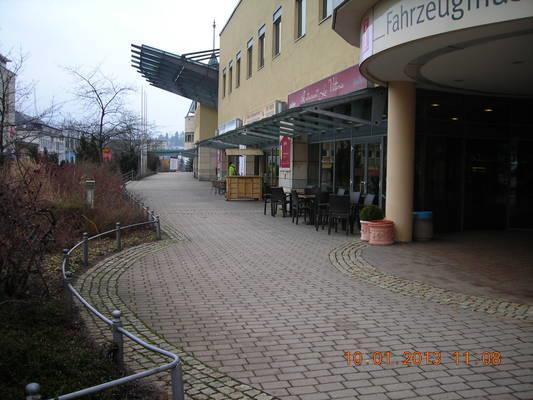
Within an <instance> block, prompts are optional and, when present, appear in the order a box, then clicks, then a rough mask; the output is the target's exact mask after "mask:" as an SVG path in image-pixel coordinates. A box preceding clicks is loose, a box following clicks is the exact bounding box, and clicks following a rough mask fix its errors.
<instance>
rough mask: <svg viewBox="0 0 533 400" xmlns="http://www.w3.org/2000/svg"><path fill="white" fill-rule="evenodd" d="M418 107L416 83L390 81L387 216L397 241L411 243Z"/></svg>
mask: <svg viewBox="0 0 533 400" xmlns="http://www.w3.org/2000/svg"><path fill="white" fill-rule="evenodd" d="M415 109H416V91H415V86H414V84H413V83H411V82H390V83H389V110H388V133H387V192H386V197H387V203H386V204H387V205H386V210H385V215H386V218H387V219H388V220H391V221H394V229H395V240H397V241H399V242H410V241H411V240H412V236H413V190H414V180H415V177H414V173H415V171H414V165H415Z"/></svg>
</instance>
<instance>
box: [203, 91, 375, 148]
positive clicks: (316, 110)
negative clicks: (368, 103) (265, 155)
mask: <svg viewBox="0 0 533 400" xmlns="http://www.w3.org/2000/svg"><path fill="white" fill-rule="evenodd" d="M376 95H381V96H383V93H382V91H381V90H379V89H365V90H361V91H359V92H357V93H354V94H351V95H348V96H342V97H339V98H335V99H332V100H329V101H322V102H319V103H315V104H310V105H305V106H302V107H296V108H292V109H289V110H287V111H284V112H281V113H279V114H276V115H274V116H271V117H268V118H265V119H262V120H260V121H257V122H254V123H251V124H248V125H245V126H243V127H240V128H237V129H234V130H232V131H230V132H226V133H224V134H222V135H218V136H215V137H214V138H211V139H206V140H203V141H201V142H198V146H205V147H213V148H218V149H228V148H238V147H239V145H245V146H253V147H259V148H265V147H268V146H272V145H276V144H278V143H279V137H280V136H288V137H297V136H303V135H308V136H311V135H322V134H325V133H343V132H350V131H354V130H357V129H360V128H363V127H367V126H370V125H376V124H379V123H380V122H381V115H382V113H380V114H379V122H378V121H374V118H372V120H367V119H362V118H357V117H354V116H350V115H345V114H341V113H338V112H333V111H330V110H328V109H331V108H333V107H334V106H335V105H339V104H343V103H348V102H351V101H355V100H359V99H364V98H372V97H375V96H376ZM372 114H374V110H373V111H372Z"/></svg>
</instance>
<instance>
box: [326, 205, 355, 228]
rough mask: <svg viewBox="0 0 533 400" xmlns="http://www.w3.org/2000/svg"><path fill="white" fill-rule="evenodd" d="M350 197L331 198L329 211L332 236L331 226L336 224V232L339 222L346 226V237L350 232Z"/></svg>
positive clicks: (329, 226)
mask: <svg viewBox="0 0 533 400" xmlns="http://www.w3.org/2000/svg"><path fill="white" fill-rule="evenodd" d="M350 214H351V213H350V197H349V196H334V195H332V196H329V210H328V235H330V234H331V226H332V225H333V224H335V232H337V227H338V223H339V221H342V222H343V224H345V226H346V235H348V233H349V230H350Z"/></svg>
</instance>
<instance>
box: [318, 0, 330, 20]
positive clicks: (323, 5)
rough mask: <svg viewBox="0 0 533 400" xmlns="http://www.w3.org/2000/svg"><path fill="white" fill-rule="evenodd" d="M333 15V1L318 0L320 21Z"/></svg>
mask: <svg viewBox="0 0 533 400" xmlns="http://www.w3.org/2000/svg"><path fill="white" fill-rule="evenodd" d="M331 14H333V0H320V21H322V20H324V19H326V18H327V17H329V16H331Z"/></svg>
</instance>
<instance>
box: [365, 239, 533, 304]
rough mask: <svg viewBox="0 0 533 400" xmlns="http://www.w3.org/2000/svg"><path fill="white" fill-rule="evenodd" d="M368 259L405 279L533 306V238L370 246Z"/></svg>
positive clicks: (383, 269) (436, 240)
mask: <svg viewBox="0 0 533 400" xmlns="http://www.w3.org/2000/svg"><path fill="white" fill-rule="evenodd" d="M363 254H364V257H365V259H366V260H367V261H368V262H370V263H371V264H373V265H376V266H377V267H378V268H379V270H380V271H383V272H388V273H391V274H394V275H396V276H399V277H402V278H405V279H411V280H420V281H424V282H427V283H431V284H433V285H437V286H440V287H442V288H444V289H449V290H456V291H460V292H461V293H465V294H470V295H474V296H488V297H493V298H504V299H507V300H508V301H511V302H519V303H528V304H532V305H533V232H525V231H478V232H464V233H454V234H453V235H440V236H439V237H438V238H436V239H435V240H433V241H431V242H427V243H411V244H409V245H396V246H388V247H385V248H383V247H380V248H378V247H375V246H369V247H367V248H365V249H364V250H363Z"/></svg>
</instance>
